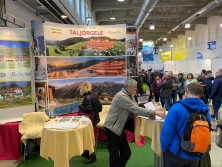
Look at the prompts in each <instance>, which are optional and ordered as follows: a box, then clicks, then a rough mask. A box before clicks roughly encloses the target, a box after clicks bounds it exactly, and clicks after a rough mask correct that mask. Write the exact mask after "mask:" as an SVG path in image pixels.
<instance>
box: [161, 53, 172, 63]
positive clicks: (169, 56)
mask: <svg viewBox="0 0 222 167" xmlns="http://www.w3.org/2000/svg"><path fill="white" fill-rule="evenodd" d="M161 57H162V62H164V61H167V60H172V51H168V52H163V53H162V54H161Z"/></svg>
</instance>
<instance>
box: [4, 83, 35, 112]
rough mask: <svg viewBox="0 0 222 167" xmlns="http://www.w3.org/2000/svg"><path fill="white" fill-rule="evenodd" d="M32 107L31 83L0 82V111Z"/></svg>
mask: <svg viewBox="0 0 222 167" xmlns="http://www.w3.org/2000/svg"><path fill="white" fill-rule="evenodd" d="M26 105H33V100H32V91H31V81H17V82H0V109H5V108H12V107H21V106H26Z"/></svg>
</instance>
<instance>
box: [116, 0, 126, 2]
mask: <svg viewBox="0 0 222 167" xmlns="http://www.w3.org/2000/svg"><path fill="white" fill-rule="evenodd" d="M117 1H119V2H124V1H125V0H117Z"/></svg>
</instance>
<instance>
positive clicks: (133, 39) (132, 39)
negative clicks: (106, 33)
mask: <svg viewBox="0 0 222 167" xmlns="http://www.w3.org/2000/svg"><path fill="white" fill-rule="evenodd" d="M137 45H138V38H137V28H136V27H130V26H127V27H126V55H137Z"/></svg>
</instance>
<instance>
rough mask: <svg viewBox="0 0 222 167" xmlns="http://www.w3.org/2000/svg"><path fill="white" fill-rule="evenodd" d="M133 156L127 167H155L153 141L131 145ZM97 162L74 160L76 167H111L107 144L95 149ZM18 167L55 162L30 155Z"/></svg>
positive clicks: (44, 166)
mask: <svg viewBox="0 0 222 167" xmlns="http://www.w3.org/2000/svg"><path fill="white" fill-rule="evenodd" d="M129 145H130V148H131V151H132V155H131V157H130V160H129V161H128V163H127V165H126V167H152V166H153V158H154V157H153V155H154V153H153V151H152V149H151V148H150V145H151V139H149V138H146V145H144V146H141V147H138V146H137V145H136V144H135V143H129ZM95 152H96V157H97V161H96V162H94V163H92V164H87V165H86V164H84V163H83V162H84V160H85V158H83V157H81V156H76V157H74V158H73V166H74V167H86V166H88V167H109V154H108V149H107V143H105V142H104V143H103V142H100V143H98V148H97V149H95ZM17 167H53V161H52V160H49V161H47V160H46V159H44V158H41V157H40V156H39V154H29V155H28V156H27V158H26V161H25V162H21V163H20V164H19V165H18V166H17Z"/></svg>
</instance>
